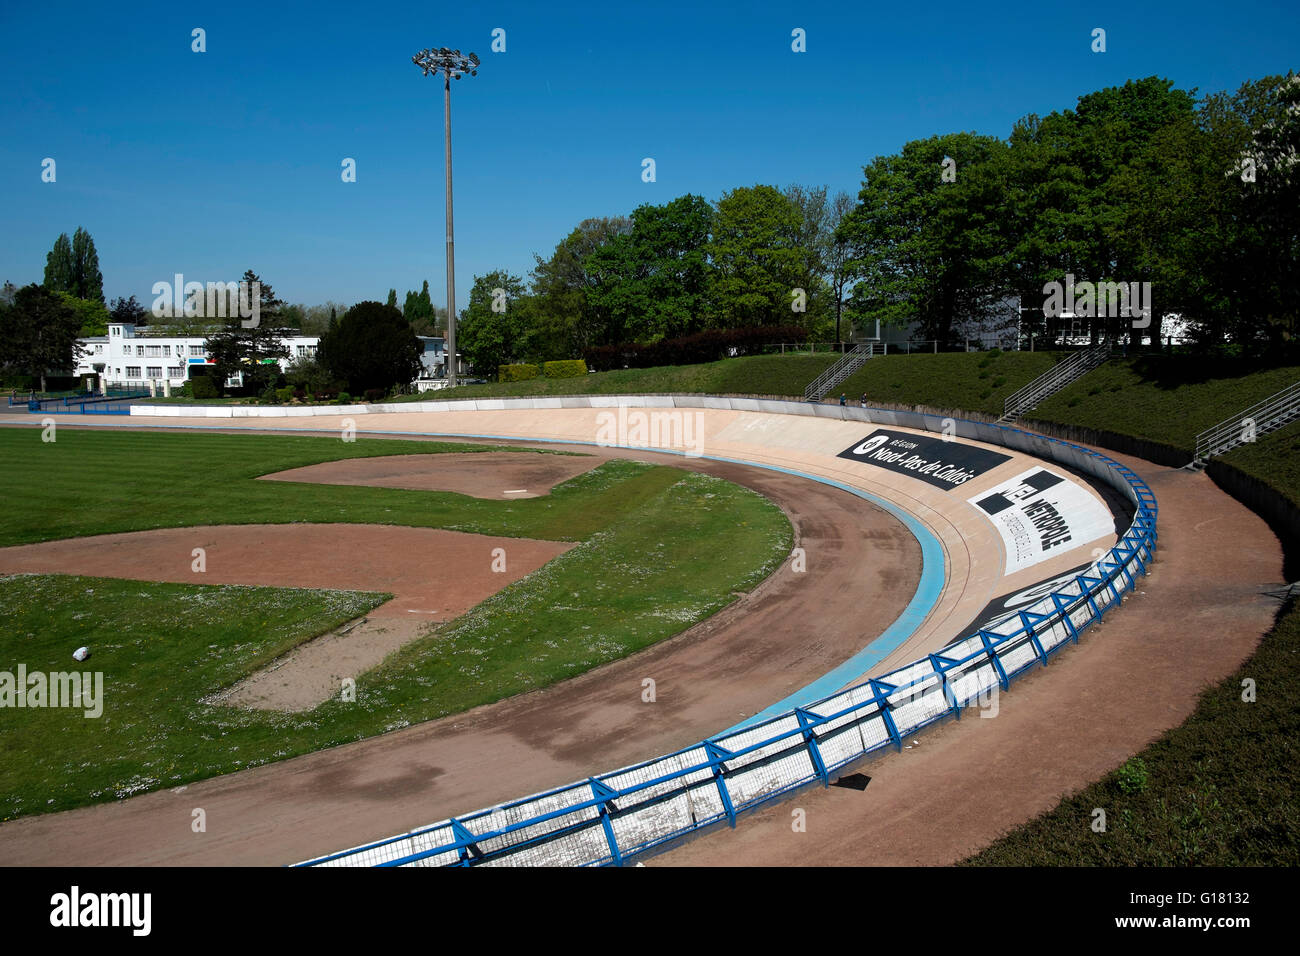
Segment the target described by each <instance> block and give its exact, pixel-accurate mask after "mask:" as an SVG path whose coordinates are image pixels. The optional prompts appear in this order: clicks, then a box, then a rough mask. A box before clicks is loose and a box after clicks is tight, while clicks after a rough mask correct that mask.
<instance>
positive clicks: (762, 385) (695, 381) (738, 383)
mask: <svg viewBox="0 0 1300 956" xmlns="http://www.w3.org/2000/svg"><path fill="white" fill-rule="evenodd" d="M837 358H839V353H838V352H836V353H831V352H816V353H811V354H810V353H808V352H791V353H789V354H786V355H755V356H751V357H749V358H734V359H722V360H721V361H719V362H706V363H702V364H700V365H664V366H659V367H657V368H633V369H621V370H619V371H614V372H590V373H588V374H587V375H583V376H581V377H577V378H540V377H539V378H533V379H529V380H527V381H525V382H489V383H488V384H486V385H459V386H457V387H456V388H442V389H435V390H434V391H429V392H420V393H419V394H416V395H402V396H399V397H397V398H390V399H384V402H438V401H453V400H456V399H465V398H529V397H533V396H539V397H544V396H548V395H670V394H675V393H683V392H684V393H688V394H696V393H699V394H708V395H770V396H776V397H785V398H803V390H804V388H805V386H807V385H808V383H809V382H811V381H812V380H813V379H815V378H816V377H817V376H818V375H820V374H821V373H822V372H824V371H825V370H826V367H827V366H829V365H830V364H831V363H832V362H834V361H835V360H836V359H837ZM240 403H242V404H256V400H255V399H251V398H240V399H217V400H208V401H200V400H198V399H193V398H185V397H182V396H172V397H171V398H158V399H152V398H151V399H146V400H144V401H143V402H142V403H141V404H157V405H218V404H220V405H228V404H240ZM319 404H331V403H329V402H321V403H319Z"/></svg>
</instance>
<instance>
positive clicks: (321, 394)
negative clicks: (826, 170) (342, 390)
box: [312, 388, 339, 402]
mask: <svg viewBox="0 0 1300 956" xmlns="http://www.w3.org/2000/svg"><path fill="white" fill-rule="evenodd" d="M338 396H339V393H338V391H337V390H336V389H333V388H322V389H320V390H319V391H317V392H316V393H315V394H314V395H312V399H313V400H314V401H317V402H332V401H334V400H335V399H336V398H338Z"/></svg>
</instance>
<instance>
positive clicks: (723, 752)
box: [704, 740, 736, 830]
mask: <svg viewBox="0 0 1300 956" xmlns="http://www.w3.org/2000/svg"><path fill="white" fill-rule="evenodd" d="M704 752H705V753H707V754H708V755H709V764H710V766H712V768H713V782H714V784H715V785H716V786H717V788H718V798H719V799H720V800H721V801H722V810H723V812H724V813H726V814H727V819H728V820H729V821H731V828H732V829H733V830H734V829H735V828H736V808H735V807H733V806H732V805H731V794H730V793H728V792H727V780H726V777H725V774H726V770H727V768H726V767H724V766H723V765H722V761H724V760H726V759H727V758H728V757H730V756H731V755H732V754H731V751H730V750H728V749H727V748H726V747H719V746H718V745H717V744H715V743H714V742H713V741H711V740H706V741H704Z"/></svg>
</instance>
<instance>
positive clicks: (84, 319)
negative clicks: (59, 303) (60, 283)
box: [55, 292, 109, 336]
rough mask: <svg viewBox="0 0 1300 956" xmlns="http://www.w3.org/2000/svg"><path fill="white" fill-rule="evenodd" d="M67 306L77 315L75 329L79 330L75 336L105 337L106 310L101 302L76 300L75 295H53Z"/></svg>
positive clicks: (62, 293) (60, 293)
mask: <svg viewBox="0 0 1300 956" xmlns="http://www.w3.org/2000/svg"><path fill="white" fill-rule="evenodd" d="M55 294H56V295H58V296H59V298H61V299H63V301H64V302H65V303H66V304H67V306H68V308H70V309H72V311H73V312H75V313H76V315H77V328H78V329H79V330H80V331H79V332H78V333H77V334H78V335H81V336H88V335H107V334H108V320H109V314H108V308H107V306H105V305H104V303H102V302H96V301H95V300H94V299H78V298H77V297H76V296H75V295H70V294H69V293H67V292H57V293H55Z"/></svg>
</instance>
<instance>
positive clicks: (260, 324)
mask: <svg viewBox="0 0 1300 956" xmlns="http://www.w3.org/2000/svg"><path fill="white" fill-rule="evenodd" d="M243 281H244V282H245V283H247V285H246V286H245V287H244V288H245V289H247V292H246V293H245V291H244V290H243V289H241V291H240V293H239V295H240V297H241V298H242V297H243V296H244V295H245V294H247V295H249V296H250V297H251V296H252V294H253V290H254V289H255V288H258V289H259V292H258V306H259V310H260V311H259V314H258V316H257V321H256V322H255V323H254V322H253V319H252V318H249V319H244V318H243V317H241V316H240V314H239V309H238V308H235V309H228V310H227V316H228V318H227V319H226V320H225V325H224V327H223V328H222V329H221V330H220V331H218V332H215V333H213V334H211V335H209V336H208V338H207V340H206V341H205V343H204V348H205V349H206V350H207V353H208V355H209V357H210V358H211V359H212V361H213V374H214V377H215V378H216V380H217V382H218V384H221V383H224V382H225V381H226V380H227V379H228V378H231V377H233V376H234V375H235V374H236V373H239V374H240V375H241V376H242V381H243V389H244V391H245V392H247V393H252V394H260V393H261V392H263V391H265V390H266V389H267V388H268V387H271V386H273V385H275V384H276V383H277V382H278V381H279V378H280V360H281V359H286V358H288V357H289V348H288V346H287V345H285V343H284V340H283V338H282V337H281V332H282V329H281V318H282V316H281V307H282V306H283V305H284V302H283V301H281V300H280V299H279V298H277V297H276V294H275V291H274V290H273V289H272V288H271V285H270V283H267V282H263V281H262V279H261V277H260V276H258V275H257V273H255V272H253V270H252V269H249V270H247V271H245V272H244V278H243ZM255 283H256V285H254V284H255Z"/></svg>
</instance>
